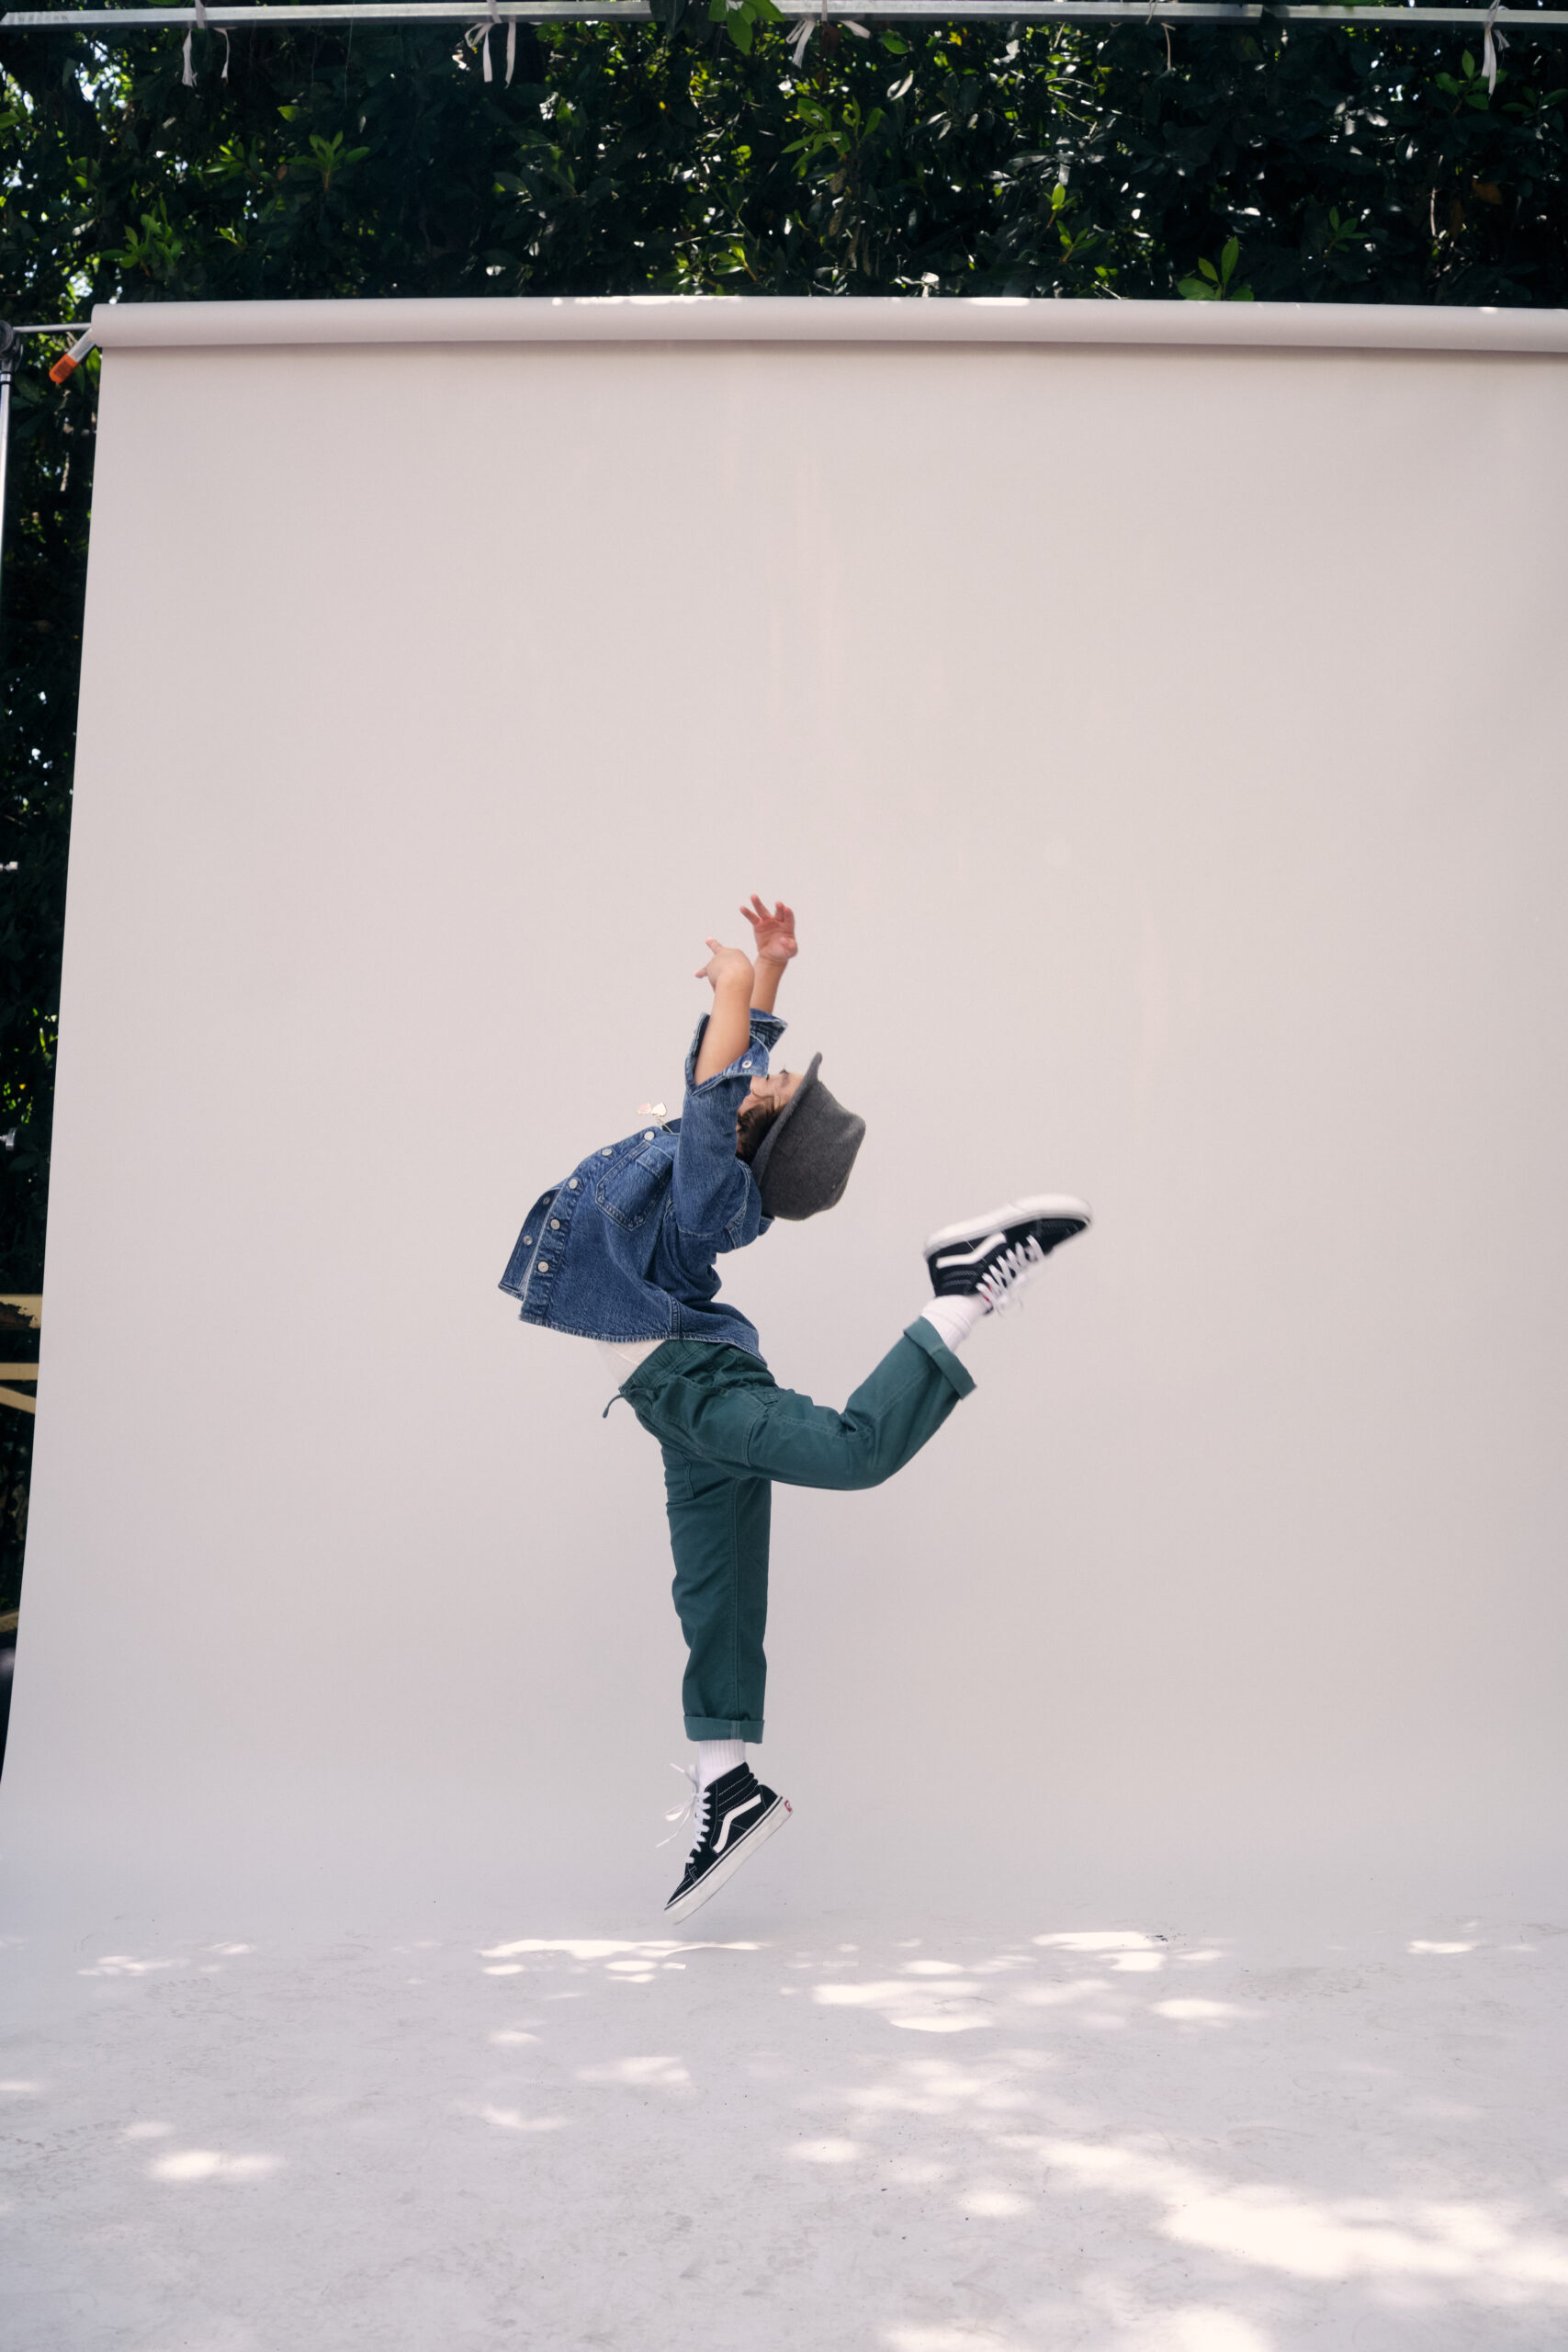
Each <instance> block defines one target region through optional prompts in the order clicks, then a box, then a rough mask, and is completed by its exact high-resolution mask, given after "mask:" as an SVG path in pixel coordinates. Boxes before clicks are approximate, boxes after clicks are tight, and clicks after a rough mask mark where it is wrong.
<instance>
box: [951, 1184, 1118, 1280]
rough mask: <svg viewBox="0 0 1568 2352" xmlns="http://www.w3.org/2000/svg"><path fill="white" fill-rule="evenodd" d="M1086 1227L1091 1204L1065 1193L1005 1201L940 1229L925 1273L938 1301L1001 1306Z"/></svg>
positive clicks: (1039, 1194)
mask: <svg viewBox="0 0 1568 2352" xmlns="http://www.w3.org/2000/svg"><path fill="white" fill-rule="evenodd" d="M1089 1222H1090V1217H1089V1204H1088V1203H1087V1202H1085V1201H1075V1200H1074V1199H1073V1198H1072V1196H1071V1194H1070V1193H1035V1194H1034V1195H1033V1197H1032V1198H1031V1199H1029V1200H1024V1201H1009V1202H1008V1203H1007V1204H1006V1205H1005V1207H1002V1208H999V1209H993V1210H992V1211H991V1212H990V1214H989V1216H975V1217H968V1218H965V1220H964V1223H963V1224H962V1225H944V1226H942V1227H941V1229H940V1230H939V1231H938V1232H936V1233H933V1234H932V1235H931V1238H930V1240H929V1241H928V1242H927V1243H926V1268H927V1271H928V1272H929V1273H930V1275H931V1288H932V1290H933V1291H934V1292H935V1293H936V1295H937V1296H938V1298H980V1299H984V1301H985V1303H986V1305H987V1307H995V1306H1005V1305H1006V1304H1007V1302H1008V1300H1009V1298H1010V1296H1011V1295H1012V1294H1013V1293H1014V1292H1015V1291H1016V1290H1017V1288H1018V1287H1019V1285H1020V1283H1024V1282H1027V1281H1028V1279H1029V1277H1030V1275H1031V1274H1032V1272H1034V1269H1035V1268H1036V1266H1041V1265H1043V1264H1044V1262H1045V1260H1046V1259H1047V1258H1048V1257H1049V1256H1050V1254H1051V1252H1052V1250H1055V1249H1056V1248H1057V1247H1058V1246H1059V1244H1060V1243H1062V1242H1064V1241H1070V1240H1071V1239H1072V1238H1073V1236H1074V1234H1075V1233H1081V1232H1082V1231H1083V1229H1084V1227H1086V1226H1087V1225H1088V1224H1089Z"/></svg>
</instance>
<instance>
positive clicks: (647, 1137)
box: [642, 1127, 653, 1143]
mask: <svg viewBox="0 0 1568 2352" xmlns="http://www.w3.org/2000/svg"><path fill="white" fill-rule="evenodd" d="M642 1139H643V1141H644V1143H651V1142H652V1141H653V1129H652V1128H651V1127H645V1128H644V1129H643V1133H642Z"/></svg>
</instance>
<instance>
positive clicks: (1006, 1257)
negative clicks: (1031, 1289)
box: [975, 1234, 1045, 1315]
mask: <svg viewBox="0 0 1568 2352" xmlns="http://www.w3.org/2000/svg"><path fill="white" fill-rule="evenodd" d="M1044 1263H1045V1252H1044V1250H1042V1248H1041V1247H1040V1244H1039V1242H1038V1241H1036V1239H1035V1238H1034V1236H1033V1234H1031V1235H1030V1237H1029V1238H1028V1240H1027V1241H1022V1242H1018V1243H1015V1244H1014V1246H1013V1248H1012V1249H1010V1250H1000V1251H999V1252H998V1255H997V1256H996V1257H995V1258H994V1259H993V1260H992V1261H991V1263H990V1264H989V1265H988V1266H987V1269H986V1271H985V1272H984V1273H983V1274H982V1275H981V1277H980V1279H979V1281H978V1282H977V1283H976V1285H975V1292H976V1297H978V1298H983V1299H984V1300H985V1302H986V1305H987V1307H988V1308H989V1310H990V1312H991V1313H992V1314H993V1315H999V1314H1001V1313H1003V1311H1004V1310H1005V1309H1006V1308H1008V1307H1009V1306H1013V1305H1014V1304H1015V1303H1016V1301H1017V1298H1018V1294H1019V1292H1020V1291H1021V1289H1022V1288H1023V1285H1024V1283H1026V1282H1027V1281H1028V1280H1029V1277H1030V1275H1031V1274H1032V1272H1034V1269H1035V1268H1036V1266H1043V1264H1044Z"/></svg>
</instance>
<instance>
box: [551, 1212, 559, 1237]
mask: <svg viewBox="0 0 1568 2352" xmlns="http://www.w3.org/2000/svg"><path fill="white" fill-rule="evenodd" d="M550 1231H551V1232H552V1233H558V1232H559V1231H560V1219H559V1217H558V1216H553V1217H551V1219H550Z"/></svg>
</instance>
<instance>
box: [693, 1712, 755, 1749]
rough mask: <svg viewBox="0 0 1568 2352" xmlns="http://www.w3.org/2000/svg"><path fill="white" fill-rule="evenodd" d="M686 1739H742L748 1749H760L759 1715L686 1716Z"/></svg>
mask: <svg viewBox="0 0 1568 2352" xmlns="http://www.w3.org/2000/svg"><path fill="white" fill-rule="evenodd" d="M686 1737H687V1738H688V1739H743V1740H744V1741H745V1742H746V1744H747V1746H748V1747H761V1740H762V1718H761V1715H741V1716H739V1717H735V1716H725V1717H720V1716H718V1715H688V1716H687V1717H686Z"/></svg>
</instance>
